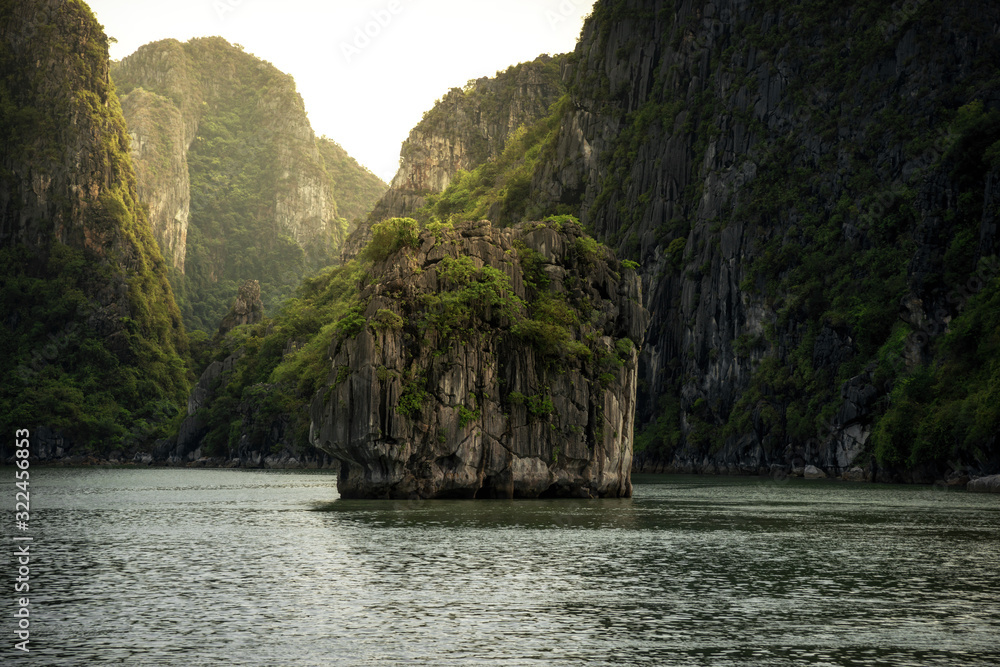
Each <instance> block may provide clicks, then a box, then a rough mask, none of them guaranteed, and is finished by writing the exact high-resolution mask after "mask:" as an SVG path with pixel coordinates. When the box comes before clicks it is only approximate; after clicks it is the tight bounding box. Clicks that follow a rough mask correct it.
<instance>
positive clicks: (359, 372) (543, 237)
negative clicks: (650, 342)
mask: <svg viewBox="0 0 1000 667" xmlns="http://www.w3.org/2000/svg"><path fill="white" fill-rule="evenodd" d="M554 226H555V225H552V224H550V225H546V224H544V223H523V224H520V225H518V226H516V227H515V228H507V229H499V228H494V227H492V226H491V225H490V223H488V222H485V221H483V222H478V223H467V224H462V225H457V226H456V227H455V229H454V230H453V231H449V232H444V233H442V234H441V236H440V238H435V236H434V235H433V234H430V233H425V234H424V235H423V236H422V237H421V239H420V247H419V248H415V249H404V250H403V251H401V252H399V253H397V254H396V255H395V256H393V257H390V258H389V259H388V260H386V261H384V262H381V263H378V264H376V266H375V269H374V271H373V276H372V279H371V280H370V282H369V283H368V284H367V286H365V287H364V290H363V291H362V294H361V300H362V303H366V304H367V306H366V308H365V311H364V317H365V318H366V320H367V322H368V324H367V326H365V327H363V329H362V330H361V331H360V333H358V334H357V335H356V336H355V337H353V338H351V337H347V338H345V337H338V338H336V339H335V340H334V342H333V344H332V345H331V348H330V360H331V363H330V369H331V372H330V379H329V381H328V386H327V387H326V388H325V389H322V390H320V391H319V392H318V393H317V394H316V397H315V398H314V400H313V403H312V409H311V417H312V426H311V429H310V440H311V442H312V443H313V445H315V446H316V447H318V448H319V449H321V450H323V451H326V452H328V453H329V454H330V455H331V456H332V457H334V458H335V459H336V460H337V461H339V462H340V474H339V478H338V489H339V491H340V494H341V496H342V497H345V498H442V497H464V498H483V497H504V498H510V497H537V496H573V497H598V496H600V497H608V496H610V497H621V496H629V495H631V492H632V485H631V477H630V470H631V464H632V447H633V442H632V423H633V417H634V413H635V393H636V361H637V358H638V349H637V348H636V347H635V346H634V345H633V344H632V341H636V340H642V338H643V335H644V333H645V328H646V326H647V322H648V315H647V313H646V311H645V310H644V309H643V308H642V306H641V305H640V304H641V291H640V284H639V280H638V276H637V275H636V273H635V272H634V271H633V270H631V269H628V268H625V267H623V266H622V265H621V264H620V263H619V262H618V261H617V260H615V259H614V257H613V255H612V254H611V253H610V252H609V251H607V249H604V248H600V249H599V251H598V253H596V256H588V255H587V254H586V253H581V252H580V250H579V247H580V246H579V244H578V239H580V236H581V234H582V231H581V230H580V228H579V227H578V226H577V225H575V224H571V223H567V224H563V225H562V227H561V229H555V228H553V227H554ZM526 249H527V250H526ZM529 251H530V252H534V253H537V254H536V255H530V256H532V257H534V258H536V259H538V258H540V260H541V263H542V265H543V268H542V272H544V273H545V274H546V275H549V276H553V277H556V276H557V277H558V279H550V280H551V282H550V288H549V289H547V290H546V289H542V288H539V289H537V290H536V289H535V288H534V287H532V286H531V284H530V280H528V279H526V278H527V277H528V276H527V274H526V273H525V261H524V259H523V258H524V257H526V254H525V253H527V252H529ZM461 257H469V258H471V261H472V263H473V264H474V266H476V267H481V268H480V269H477V271H478V272H479V273H478V274H476V276H478V277H476V276H474V277H473V278H472V283H470V284H477V281H479V280H480V279H482V278H483V277H484V276H485V274H484V273H483V271H487V270H492V271H495V272H501V273H500V274H499V275H502V276H503V279H504V281H503V282H506V285H507V287H505V288H504V289H503V290H502V292H503V294H502V296H503V298H502V299H501V301H502V302H503V303H506V304H507V305H506V306H505V305H503V303H498V302H496V301H490V300H489V299H487V301H488V303H485V302H483V301H478V300H474V301H471V302H466V305H467V306H468V308H469V311H468V313H469V315H468V317H467V319H462V320H461V321H460V322H459V323H458V327H457V329H456V330H453V331H451V332H450V333H448V332H447V331H445V328H444V327H443V326H442V325H441V324H440V322H441V319H436V320H435V319H434V318H436V317H438V316H439V315H440V314H441V311H439V310H437V308H439V307H440V306H441V305H442V304H446V303H456V300H458V301H457V302H459V303H462V301H461V299H460V294H461V293H462V292H461V287H460V285H456V284H454V283H453V282H451V281H450V280H449V279H447V278H446V275H447V267H448V266H449V263H450V262H454V261H455V260H456V259H458V258H461ZM493 275H494V276H496V275H497V274H496V273H494V274H493ZM530 278H532V279H534V280H537V279H538V272H535V273H532V274H531V276H530ZM559 285H563V286H568V285H572V288H571V289H568V288H566V287H563V288H562V289H560V288H559V287H558V286H559ZM544 299H548V300H549V303H553V302H559V303H564V304H566V306H568V307H569V308H570V309H572V310H573V311H574V313H575V315H574V322H575V323H574V324H572V325H571V326H568V327H564V328H562V329H560V328H559V327H556V328H553V329H552V330H551V331H550V334H551V336H552V337H553V338H551V339H549V338H546V337H542V339H540V340H539V339H537V338H535V339H529V338H528V337H526V336H525V335H524V334H523V332H522V333H518V332H519V331H521V330H519V329H518V326H519V325H523V323H524V322H525V321H526V317H527V316H529V315H534V316H535V317H538V316H539V315H538V309H539V303H541V300H544ZM522 301H523V302H527V303H528V305H527V306H525V305H519V303H520V302H522ZM531 302H533V303H531ZM445 312H448V311H445ZM386 313H389V314H386ZM435 321H436V322H437V324H434V323H433V322H435ZM384 322H395V323H396V325H395V326H384V325H383V324H380V323H384ZM429 322H430V324H429ZM560 331H562V332H563V333H562V334H561V335H564V336H565V339H563V340H561V341H560V340H558V339H557V338H556V336H557V335H559V332H560Z"/></svg>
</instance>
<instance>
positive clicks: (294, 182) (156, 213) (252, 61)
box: [114, 38, 342, 272]
mask: <svg viewBox="0 0 1000 667" xmlns="http://www.w3.org/2000/svg"><path fill="white" fill-rule="evenodd" d="M114 76H115V79H116V81H117V82H118V84H119V86H120V87H121V89H122V91H123V92H127V94H125V95H124V96H123V102H122V106H123V110H124V111H125V118H126V121H127V123H128V126H129V130H130V134H131V136H132V155H133V158H134V159H135V160H136V164H137V165H138V171H139V175H140V179H139V185H140V190H139V196H140V199H142V200H143V201H144V202H147V203H148V204H149V205H150V213H151V219H152V222H153V227H154V229H155V230H156V232H157V237H158V239H159V240H160V241H161V247H163V249H164V254H165V255H167V257H168V258H169V259H170V261H171V264H172V265H173V266H175V267H176V268H177V269H178V270H180V271H182V272H183V271H184V260H185V247H184V244H183V243H180V240H181V239H184V240H186V238H187V221H188V215H189V211H190V183H189V180H188V174H187V157H188V150H189V148H190V146H191V143H192V142H193V141H194V139H195V138H196V136H197V134H198V128H199V125H200V124H201V122H202V120H203V119H204V118H206V112H208V113H207V115H208V117H211V116H212V114H211V111H209V110H208V109H206V108H207V107H208V108H217V107H227V109H226V110H227V111H229V112H236V113H238V114H240V115H242V116H244V117H243V118H242V120H243V121H244V122H246V123H247V124H248V125H250V124H252V125H253V126H256V127H253V126H251V127H249V128H246V129H247V130H248V133H247V134H245V135H244V136H242V137H240V139H242V140H243V141H251V140H256V141H264V142H267V143H268V144H271V148H272V149H273V155H272V157H273V158H274V159H275V161H276V162H275V164H274V165H273V168H274V174H275V176H276V177H277V182H276V183H275V184H273V185H272V188H273V189H272V192H271V197H273V199H272V200H271V202H270V204H271V208H272V211H271V215H272V216H273V218H272V223H273V224H274V225H275V228H276V229H277V230H279V233H285V234H287V235H289V236H291V237H292V238H293V239H294V240H295V241H296V243H298V244H299V245H300V246H302V247H303V248H307V247H309V246H310V245H312V244H315V243H317V242H322V243H325V242H326V241H327V240H328V239H330V238H331V237H333V242H334V243H339V242H340V241H341V240H342V238H341V237H340V236H339V235H340V234H341V233H342V232H341V230H340V229H339V227H338V226H337V225H336V218H337V206H336V202H335V201H334V198H333V193H332V187H331V184H330V182H329V179H328V177H327V175H326V173H325V170H324V169H323V162H322V158H321V157H320V155H319V148H318V147H317V145H316V137H315V135H314V134H313V131H312V127H311V126H310V124H309V121H308V119H307V118H306V114H305V108H304V106H303V104H302V98H301V97H300V96H299V95H298V93H297V92H295V86H294V82H292V80H291V78H290V77H288V76H286V75H283V74H281V73H280V72H278V71H277V70H275V69H274V68H273V67H271V66H269V65H265V64H264V63H262V62H261V61H259V60H257V59H256V58H254V57H253V56H251V55H249V54H245V53H243V52H242V51H240V50H239V49H237V48H236V47H234V46H231V45H229V44H228V43H227V42H225V41H224V40H221V39H219V38H208V39H200V40H192V41H191V42H189V43H188V44H186V45H185V44H181V43H179V42H177V41H176V40H165V41H163V42H156V43H153V44H148V45H146V46H144V47H142V48H141V49H140V50H139V51H137V52H136V53H135V54H133V55H131V56H129V57H128V58H126V59H124V60H123V61H122V62H121V63H119V64H118V65H117V66H116V68H115V72H114ZM258 86H268V90H267V94H266V95H265V94H261V96H260V97H259V98H258V99H257V100H256V102H254V101H252V100H248V99H239V98H245V97H247V96H252V95H253V93H254V92H255V90H256V89H257V87H258ZM274 186H276V187H274Z"/></svg>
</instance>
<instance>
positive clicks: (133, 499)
mask: <svg viewBox="0 0 1000 667" xmlns="http://www.w3.org/2000/svg"><path fill="white" fill-rule="evenodd" d="M0 474H2V475H3V478H2V480H0V482H2V483H0V492H2V493H4V494H6V496H7V497H8V498H9V500H10V502H9V503H5V504H6V505H9V506H10V507H12V506H13V498H14V492H15V490H14V487H13V477H14V474H13V469H12V468H5V469H0ZM634 481H635V482H637V484H636V487H635V497H634V498H632V499H629V500H612V501H608V500H602V501H574V500H552V501H439V502H395V501H341V500H338V499H337V492H336V483H335V478H334V477H333V476H332V475H329V474H325V473H319V472H255V471H233V470H187V469H181V470H128V469H124V470H110V469H37V468H34V469H32V470H31V501H32V515H31V523H30V530H29V532H28V533H27V534H29V535H32V536H33V537H34V538H35V541H34V542H33V543H32V546H31V549H32V561H31V582H30V585H31V592H30V599H31V607H30V609H31V647H32V652H31V653H30V654H28V655H27V656H25V655H24V654H22V653H21V652H19V651H15V650H14V649H13V644H14V642H15V641H16V639H15V637H14V632H13V630H14V624H15V622H14V620H12V614H13V612H14V609H15V604H16V602H15V597H16V596H15V594H14V593H13V592H12V591H13V585H14V577H15V576H16V572H15V564H14V562H13V558H12V556H11V554H12V553H13V551H14V549H13V547H12V545H13V541H12V537H13V535H12V532H11V528H12V523H13V516H12V514H11V513H10V512H8V517H7V519H5V520H4V521H3V524H4V525H3V539H4V545H5V546H4V547H3V552H4V554H5V557H4V558H3V559H0V563H2V564H3V567H4V571H3V577H4V581H5V586H4V588H3V590H4V591H6V592H5V593H4V598H5V599H4V600H3V608H4V609H6V610H8V611H7V612H5V613H4V614H3V618H4V620H3V622H2V623H0V627H2V628H3V632H2V633H0V637H2V638H3V639H2V641H3V645H0V657H2V660H0V662H2V663H3V664H5V665H6V664H26V665H28V664H31V665H34V664H38V665H89V664H128V665H185V666H186V665H216V664H218V665H328V664H344V665H376V664H405V665H450V664H456V665H465V664H470V665H476V664H494V665H500V664H502V665H552V664H557V665H563V664H564V665H579V664H594V665H604V664H607V665H611V664H614V665H619V664H656V665H692V664H693V665H915V666H926V665H998V664H1000V497H996V496H985V495H974V494H966V493H964V492H955V491H951V492H944V491H936V490H933V489H929V488H921V487H890V486H870V485H849V484H838V483H832V482H829V483H828V482H805V481H792V482H786V483H775V482H769V481H768V482H761V481H758V480H755V479H733V478H699V477H637V478H636V479H635V480H634Z"/></svg>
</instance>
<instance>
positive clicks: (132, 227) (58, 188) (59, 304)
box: [0, 0, 189, 453]
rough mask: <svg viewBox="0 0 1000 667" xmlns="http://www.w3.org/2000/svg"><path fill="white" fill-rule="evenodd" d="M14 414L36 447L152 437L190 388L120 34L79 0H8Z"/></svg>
mask: <svg viewBox="0 0 1000 667" xmlns="http://www.w3.org/2000/svg"><path fill="white" fill-rule="evenodd" d="M0 17H2V23H0V72H2V73H3V74H2V78H0V161H2V162H0V313H2V320H0V368H3V370H4V373H3V378H2V380H0V422H2V424H3V429H4V431H5V432H7V433H12V432H13V430H14V429H15V428H16V429H28V430H30V431H31V432H32V434H33V440H32V443H33V445H34V446H35V447H36V448H38V449H36V451H35V453H39V452H54V451H55V450H56V449H57V448H63V449H67V450H68V449H69V448H71V447H72V446H74V445H80V446H84V447H88V448H92V449H95V450H104V449H115V448H118V447H123V446H126V447H127V446H130V445H138V444H141V443H144V442H147V441H149V440H150V439H151V438H153V437H156V436H158V435H160V434H162V433H163V432H164V431H165V429H166V428H167V422H168V421H169V420H170V419H172V418H173V417H174V416H175V415H177V414H178V412H179V405H181V404H183V402H184V400H185V396H186V393H187V390H188V387H189V377H188V370H187V367H186V364H185V361H184V356H185V355H186V346H187V342H186V336H185V334H184V328H183V326H182V324H181V317H180V312H179V311H178V309H177V305H176V304H175V302H174V297H173V294H172V292H171V289H170V284H169V282H168V279H167V265H166V264H165V262H164V260H163V257H162V255H161V254H160V251H159V249H158V248H157V244H156V241H155V240H154V238H153V235H152V234H151V232H150V226H149V222H148V220H147V218H146V214H145V212H144V211H143V209H142V207H141V206H140V205H139V202H138V198H137V196H136V183H135V176H134V173H133V169H132V163H131V160H130V157H129V138H128V134H127V132H126V128H125V122H124V119H123V118H122V113H121V108H120V106H119V102H118V97H117V96H116V94H115V89H114V86H113V84H112V83H111V80H110V77H109V74H108V41H107V37H106V36H105V34H104V32H103V30H102V28H101V26H100V25H99V24H98V23H97V21H96V20H95V18H94V16H93V14H92V13H91V12H90V10H89V9H88V8H87V6H86V5H85V4H83V3H82V2H78V1H76V0H69V1H57V0H32V1H30V2H22V1H18V2H13V1H6V0H5V1H4V2H3V3H2V4H0Z"/></svg>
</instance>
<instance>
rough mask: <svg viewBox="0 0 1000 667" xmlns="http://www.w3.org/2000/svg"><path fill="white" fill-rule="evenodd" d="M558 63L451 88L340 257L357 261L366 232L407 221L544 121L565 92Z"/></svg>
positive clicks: (413, 135) (542, 61)
mask: <svg viewBox="0 0 1000 667" xmlns="http://www.w3.org/2000/svg"><path fill="white" fill-rule="evenodd" d="M564 62H565V57H564V56H556V57H554V58H553V57H551V56H547V55H543V56H539V57H538V58H536V59H535V60H532V61H530V62H526V63H521V64H519V65H512V66H511V67H508V68H507V69H506V70H504V71H503V72H497V74H496V76H495V77H492V78H491V77H481V78H479V79H475V80H473V81H469V82H468V83H467V84H466V86H465V87H464V88H452V89H451V90H449V91H448V92H447V93H446V94H445V95H444V97H442V98H441V99H440V100H438V102H437V103H436V104H435V105H434V107H433V108H431V109H429V110H427V111H426V112H425V113H424V117H423V119H422V120H421V121H420V122H419V123H418V124H417V126H416V127H414V128H413V130H411V131H410V135H409V137H408V138H407V139H406V141H404V142H403V146H402V148H401V149H400V153H399V171H397V172H396V175H395V176H394V177H393V179H392V184H391V186H390V187H389V190H388V192H386V193H385V194H384V195H383V196H382V198H381V199H379V201H378V203H377V204H376V205H375V208H374V210H373V211H372V212H371V215H369V216H368V219H367V220H366V221H365V222H364V223H363V224H361V225H359V227H358V229H357V230H356V231H355V232H353V233H352V234H351V235H350V237H348V240H347V242H346V243H345V244H344V251H343V256H344V258H345V259H350V258H352V257H355V256H357V254H358V253H359V252H360V251H361V249H362V248H363V247H364V246H365V244H366V243H367V242H368V241H369V240H370V239H371V227H372V225H374V224H376V223H378V222H380V221H382V220H387V219H389V218H393V217H400V216H409V215H412V214H413V213H414V211H416V210H417V209H419V208H420V207H421V206H423V205H424V204H425V203H426V202H427V197H428V196H431V195H435V194H438V193H440V192H441V191H442V190H444V189H445V188H446V187H448V185H449V184H450V183H451V182H452V179H454V178H459V179H461V178H462V177H463V175H464V174H465V173H466V172H468V171H471V170H472V169H475V168H476V167H478V166H480V165H482V164H485V163H486V162H488V161H490V160H492V159H495V158H497V157H499V156H500V155H501V153H503V152H504V150H505V147H506V146H507V144H508V142H509V141H511V140H512V139H517V138H519V137H520V136H521V135H520V133H521V132H523V131H524V130H523V128H524V127H525V126H527V125H531V124H532V123H534V122H535V121H537V120H539V119H540V118H543V117H545V116H546V115H547V114H548V112H549V108H550V107H551V105H552V104H553V103H555V102H556V101H557V100H558V99H559V96H560V95H562V93H563V92H564V87H563V84H562V80H561V69H562V65H563V63H564Z"/></svg>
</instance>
